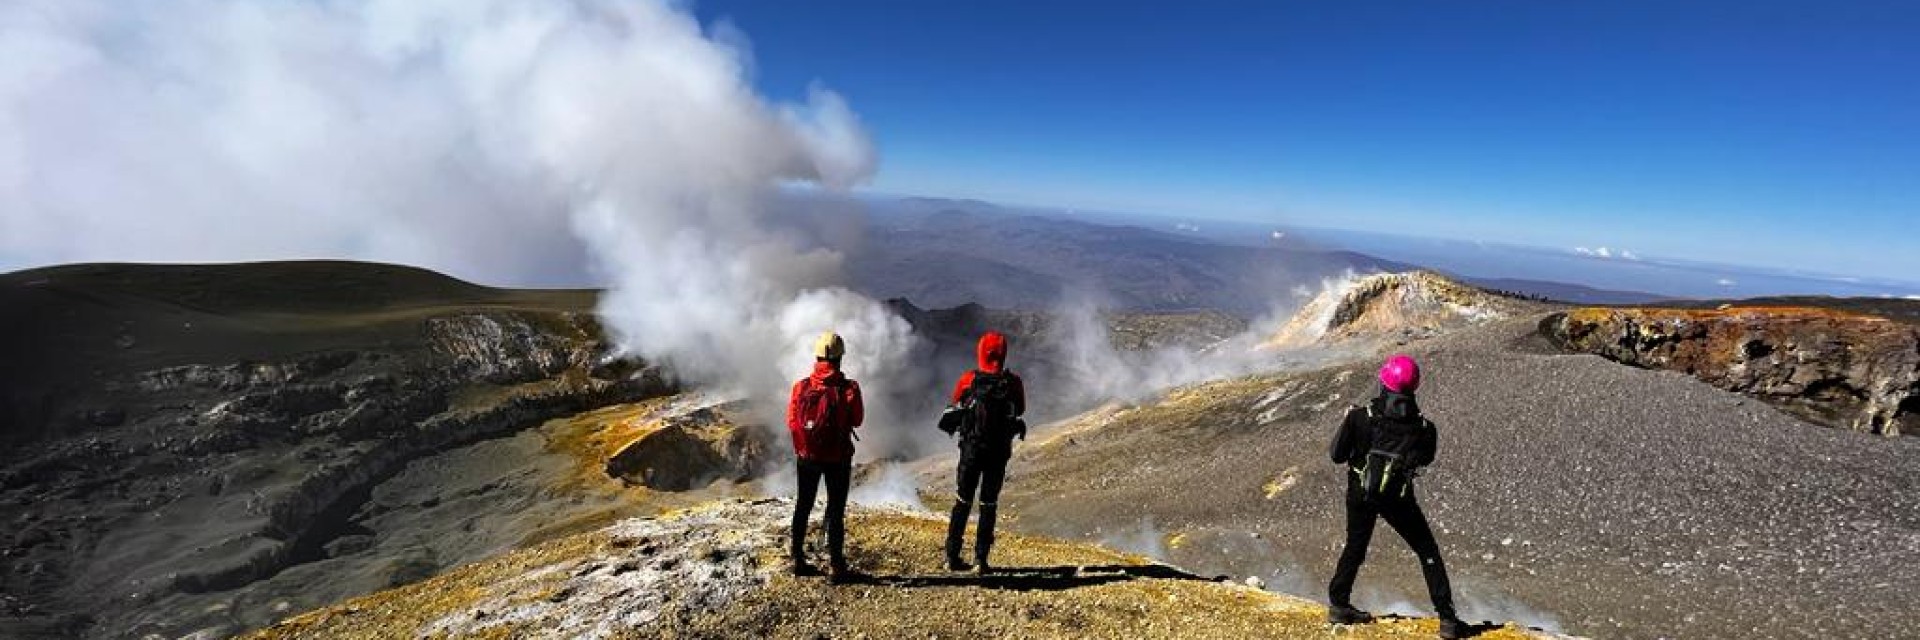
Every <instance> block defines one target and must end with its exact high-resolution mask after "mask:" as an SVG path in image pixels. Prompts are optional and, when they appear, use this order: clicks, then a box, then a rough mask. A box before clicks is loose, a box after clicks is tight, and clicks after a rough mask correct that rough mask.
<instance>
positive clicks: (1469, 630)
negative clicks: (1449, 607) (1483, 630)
mask: <svg viewBox="0 0 1920 640" xmlns="http://www.w3.org/2000/svg"><path fill="white" fill-rule="evenodd" d="M1473 633H1474V628H1473V625H1470V624H1467V623H1465V622H1461V621H1460V619H1459V618H1442V619H1440V637H1442V638H1446V640H1458V639H1459V638H1471V637H1473Z"/></svg>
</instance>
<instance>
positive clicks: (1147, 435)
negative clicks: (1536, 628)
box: [928, 317, 1920, 637]
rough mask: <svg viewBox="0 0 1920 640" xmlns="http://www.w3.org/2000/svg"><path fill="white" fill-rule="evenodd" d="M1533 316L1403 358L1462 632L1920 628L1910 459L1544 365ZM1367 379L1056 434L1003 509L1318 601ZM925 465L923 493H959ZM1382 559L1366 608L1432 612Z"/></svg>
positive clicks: (1673, 378)
mask: <svg viewBox="0 0 1920 640" xmlns="http://www.w3.org/2000/svg"><path fill="white" fill-rule="evenodd" d="M1537 321H1538V318H1535V317H1530V318H1521V319H1516V320H1513V321H1507V322H1502V323H1498V324H1494V325H1489V326H1487V327H1481V328H1477V329H1472V330H1466V331H1462V332H1459V333H1454V334H1450V335H1446V336H1443V337H1439V338H1435V339H1432V340H1428V341H1423V342H1418V343H1415V344H1413V345H1410V346H1407V347H1403V348H1405V349H1410V350H1411V351H1412V352H1413V353H1414V355H1415V356H1416V357H1418V358H1420V359H1421V360H1422V362H1423V363H1424V364H1425V365H1426V368H1427V372H1428V377H1427V382H1426V386H1425V388H1424V389H1423V393H1422V404H1423V406H1424V407H1425V409H1426V411H1427V412H1428V414H1429V415H1430V417H1432V418H1433V419H1434V420H1435V421H1436V422H1437V423H1438V424H1439V425H1440V428H1441V430H1442V431H1441V441H1440V457H1439V461H1438V462H1437V463H1436V464H1435V465H1434V466H1433V467H1432V468H1431V469H1430V470H1429V472H1428V473H1427V474H1426V477H1424V478H1423V479H1422V480H1421V481H1420V492H1421V493H1420V498H1421V500H1422V503H1423V504H1424V505H1425V508H1426V509H1427V512H1428V514H1429V516H1430V518H1431V519H1432V520H1433V522H1434V526H1435V528H1436V529H1437V530H1438V531H1437V533H1438V534H1439V538H1440V541H1441V545H1442V549H1443V551H1444V552H1445V553H1446V555H1447V558H1448V562H1449V565H1450V567H1451V568H1452V569H1453V573H1454V576H1455V583H1456V587H1455V590H1456V592H1458V593H1459V595H1460V599H1461V604H1462V608H1463V613H1464V614H1465V615H1467V616H1468V617H1469V619H1472V618H1475V617H1488V618H1498V619H1507V618H1513V619H1517V620H1520V621H1522V622H1531V623H1540V624H1547V625H1553V626H1559V627H1561V628H1564V629H1565V630H1567V631H1569V632H1573V633H1579V634H1586V635H1595V636H1602V637H1662V636H1677V637H1752V636H1755V635H1759V636H1767V637H1816V636H1841V637H1897V636H1901V635H1904V634H1910V633H1911V631H1912V629H1914V628H1920V614H1917V613H1915V611H1920V608H1916V606H1915V604H1916V603H1915V597H1916V594H1920V565H1916V563H1915V562H1914V561H1915V559H1917V558H1920V495H1916V488H1920V487H1917V486H1916V485H1920V474H1916V473H1915V470H1914V469H1915V466H1916V463H1920V444H1916V443H1915V442H1913V441H1912V440H1913V439H1905V438H1903V439H1894V440H1889V439H1885V438H1880V437H1877V436H1872V435H1867V434H1861V433H1851V432H1844V431H1837V430H1833V429H1826V428H1821V427H1817V426H1814V425H1810V424H1807V423H1804V422H1801V421H1800V420H1798V419H1796V418H1793V417H1790V416H1788V415H1786V414H1783V413H1781V412H1779V411H1777V410H1774V409H1772V408H1770V407H1768V406H1766V405H1764V404H1761V403H1759V402H1757V401H1753V400H1750V399H1746V398H1743V397H1741V396H1738V395H1735V394H1730V393H1726V392H1722V391H1719V390H1716V389H1714V388H1712V387H1710V386H1707V385H1706V384H1703V383H1700V382H1698V381H1695V380H1693V379H1692V378H1690V377H1687V376H1684V375H1681V374H1676V373H1665V372H1654V371H1646V370H1640V369H1633V368H1629V367H1625V366H1621V365H1618V364H1614V363H1611V362H1607V361H1605V360H1602V359H1600V358H1598V357H1594V356H1573V355H1559V354H1556V353H1552V352H1550V351H1548V350H1547V349H1546V348H1545V347H1544V346H1543V345H1541V343H1540V342H1539V341H1538V340H1537V339H1536V338H1535V337H1534V336H1533V333H1532V330H1533V327H1534V325H1535V323H1536V322H1537ZM1370 368H1371V362H1367V363H1348V364H1346V365H1345V366H1334V367H1331V368H1328V369H1325V370H1321V371H1316V372H1313V373H1308V374H1300V375H1282V376H1273V377H1266V378H1247V379H1238V380H1232V381H1224V382H1220V383H1213V384H1210V385H1202V386H1200V387H1195V388H1189V389H1185V390H1181V391H1176V392H1174V393H1172V394H1170V395H1169V396H1168V397H1167V398H1165V399H1164V401H1163V402H1160V403H1158V404H1150V405H1147V406H1142V407H1138V408H1131V409H1128V408H1116V409H1111V410H1108V411H1105V412H1095V413H1093V414H1089V416H1087V417H1084V418H1082V419H1077V420H1075V421H1068V422H1067V423H1064V424H1062V425H1058V426H1055V427H1053V428H1054V429H1055V431H1054V432H1053V434H1054V436H1055V437H1053V439H1052V440H1050V441H1048V440H1043V439H1041V438H1036V439H1035V441H1034V442H1033V443H1030V444H1028V445H1025V446H1023V448H1022V451H1021V453H1020V457H1019V459H1018V460H1017V461H1016V463H1015V467H1014V471H1013V474H1012V476H1013V477H1012V478H1010V480H1009V494H1008V495H1007V496H1006V497H1005V498H1004V499H1003V502H1004V503H1006V505H1007V506H1006V507H1003V511H1002V512H1003V513H1005V514H1008V515H1010V516H1011V517H1012V518H1014V521H1015V524H1014V525H1013V526H1014V527H1015V528H1016V529H1022V530H1027V531H1035V532H1044V533H1049V534H1056V535H1065V536H1077V537H1085V538H1093V539H1100V540H1105V541H1107V542H1109V543H1112V544H1117V545H1121V546H1128V547H1132V548H1136V549H1139V550H1142V551H1146V552H1151V553H1156V554H1159V555H1161V556H1162V557H1164V558H1165V559H1168V560H1171V561H1173V562H1175V563H1177V564H1180V565H1182V566H1187V567H1190V568H1193V569H1196V570H1198V571H1201V572H1203V573H1206V572H1223V573H1233V574H1236V575H1259V576H1263V577H1264V578H1265V579H1266V580H1267V581H1268V583H1269V584H1270V585H1273V586H1274V587H1275V588H1278V589H1281V590H1286V591H1291V592H1295V593H1300V594H1302V595H1308V596H1312V597H1323V594H1324V584H1325V580H1326V578H1327V576H1328V574H1329V573H1330V572H1331V570H1332V566H1333V560H1334V557H1335V556H1336V555H1337V554H1338V545H1339V542H1340V538H1341V535H1340V531H1341V530H1342V524H1341V523H1342V521H1341V518H1342V514H1341V509H1340V507H1339V504H1338V498H1339V496H1340V490H1341V489H1340V486H1341V484H1340V483H1342V482H1344V479H1343V477H1342V476H1341V475H1340V474H1341V470H1339V469H1337V468H1335V467H1333V466H1332V465H1331V464H1330V463H1328V462H1327V460H1326V457H1325V452H1324V451H1325V445H1326V441H1327V439H1328V438H1329V436H1330V435H1331V432H1332V430H1333V428H1334V426H1335V425H1336V424H1337V421H1338V418H1339V415H1340V413H1341V412H1342V411H1343V410H1344V409H1345V408H1346V407H1347V406H1348V403H1350V402H1354V401H1355V400H1356V398H1360V397H1364V396H1366V395H1369V394H1371V393H1372V386H1373V383H1372V382H1371V375H1370ZM1036 392H1040V393H1044V390H1036ZM929 468H931V469H935V470H934V471H930V472H929V473H930V474H931V475H932V476H933V477H934V478H937V480H936V481H935V482H934V483H933V487H934V488H932V489H930V490H929V491H928V494H929V495H930V496H939V495H945V494H946V493H947V492H948V490H947V489H945V488H944V487H950V486H951V481H950V480H947V479H946V478H945V477H944V473H941V472H940V471H938V470H937V469H938V464H937V463H935V464H932V465H930V467H929ZM935 506H936V508H937V506H938V505H935ZM1373 548H1374V553H1373V554H1372V555H1371V559H1370V560H1369V562H1368V564H1367V566H1366V569H1365V570H1364V571H1363V572H1362V576H1361V581H1360V582H1361V590H1360V593H1359V599H1360V602H1361V604H1362V605H1366V606H1372V607H1375V608H1385V609H1407V608H1409V607H1411V606H1412V605H1408V604H1407V603H1408V602H1411V603H1418V608H1421V609H1424V608H1425V602H1426V598H1425V592H1424V588H1423V587H1422V586H1421V583H1420V581H1419V579H1418V573H1417V568H1416V566H1415V564H1414V562H1413V560H1412V556H1411V554H1410V553H1408V552H1407V551H1406V550H1405V547H1404V545H1402V544H1401V543H1400V542H1399V541H1398V540H1397V539H1396V538H1395V536H1393V535H1392V534H1391V533H1390V531H1389V530H1388V529H1386V528H1385V527H1384V526H1383V527H1382V528H1380V529H1379V530H1378V532H1377V533H1376V536H1375V542H1374V547H1373Z"/></svg>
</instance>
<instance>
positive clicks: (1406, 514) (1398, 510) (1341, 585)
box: [1327, 490, 1456, 620]
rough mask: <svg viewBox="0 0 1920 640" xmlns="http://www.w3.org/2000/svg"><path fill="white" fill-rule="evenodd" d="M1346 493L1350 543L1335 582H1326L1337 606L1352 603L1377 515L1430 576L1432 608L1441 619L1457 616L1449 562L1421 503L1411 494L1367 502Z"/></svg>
mask: <svg viewBox="0 0 1920 640" xmlns="http://www.w3.org/2000/svg"><path fill="white" fill-rule="evenodd" d="M1356 492H1357V491H1355V490H1349V492H1348V494H1347V547H1346V549H1345V550H1342V551H1341V552H1340V564H1339V566H1338V567H1336V568H1335V569H1334V571H1333V583H1332V584H1329V585H1327V600H1328V601H1329V602H1330V603H1331V604H1332V605H1333V606H1336V607H1352V606H1353V602H1352V600H1353V581H1354V579H1355V578H1357V577H1359V575H1360V563H1362V562H1366V560H1367V544H1368V543H1369V542H1371V541H1372V540H1373V522H1374V520H1375V519H1381V520H1386V521H1387V526H1390V527H1393V531H1394V533H1398V534H1400V539H1402V540H1406V541H1407V546H1408V547H1411V548H1413V554H1414V555H1415V556H1418V557H1419V558H1420V573H1421V574H1422V575H1423V576H1424V577H1426V579H1427V595H1428V596H1429V597H1431V598H1433V612H1434V614H1435V615H1437V616H1439V617H1440V619H1442V620H1452V619H1454V618H1455V617H1456V614H1455V612H1454V610H1453V585H1452V584H1451V583H1450V582H1448V580H1447V565H1446V563H1445V562H1443V561H1441V560H1440V544H1439V543H1437V542H1435V541H1434V539H1433V528H1432V527H1429V526H1427V515H1426V514H1425V513H1422V512H1421V511H1420V503H1418V502H1415V501H1414V499H1413V498H1411V497H1408V498H1405V499H1401V500H1394V501H1391V502H1386V503H1373V502H1368V501H1366V499H1364V498H1361V497H1358V496H1356V495H1354V494H1355V493H1356Z"/></svg>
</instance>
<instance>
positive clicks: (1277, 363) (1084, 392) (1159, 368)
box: [1057, 271, 1356, 407]
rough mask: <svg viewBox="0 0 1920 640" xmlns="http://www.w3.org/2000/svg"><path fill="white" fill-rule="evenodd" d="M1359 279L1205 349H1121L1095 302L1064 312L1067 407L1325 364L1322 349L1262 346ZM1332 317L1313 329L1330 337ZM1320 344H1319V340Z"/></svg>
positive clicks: (1290, 305)
mask: <svg viewBox="0 0 1920 640" xmlns="http://www.w3.org/2000/svg"><path fill="white" fill-rule="evenodd" d="M1355 280H1356V276H1355V275H1354V274H1353V273H1352V272H1351V271H1349V272H1347V273H1346V274H1344V275H1343V276H1341V277H1338V278H1330V279H1327V280H1325V281H1323V282H1322V283H1321V286H1320V290H1319V291H1313V290H1310V289H1306V288H1304V287H1303V288H1300V289H1297V290H1295V291H1294V292H1293V294H1294V295H1293V297H1294V299H1293V300H1285V299H1283V300H1279V301H1277V302H1276V303H1275V304H1274V306H1273V309H1272V310H1271V311H1270V312H1268V313H1267V315H1265V316H1262V317H1261V318H1259V319H1257V320H1255V321H1254V322H1253V323H1251V324H1250V325H1249V326H1248V327H1247V330H1246V331H1243V332H1241V333H1239V334H1237V335H1234V336H1230V337H1228V338H1226V339H1225V340H1222V341H1220V342H1218V343H1215V344H1212V345H1207V346H1205V347H1204V348H1198V349H1196V348H1192V347H1189V346H1169V347H1162V348H1158V349H1151V350H1146V351H1140V352H1130V351H1122V350H1119V349H1116V348H1114V346H1113V343H1112V339H1111V337H1110V334H1109V331H1108V329H1107V325H1106V322H1105V320H1104V319H1103V318H1102V317H1101V309H1100V305H1099V304H1098V302H1097V299H1096V298H1094V297H1091V296H1085V295H1082V296H1078V297H1075V298H1071V299H1069V300H1068V301H1067V303H1066V304H1064V305H1062V306H1061V308H1060V309H1059V310H1058V311H1057V313H1058V316H1059V322H1060V324H1061V325H1062V326H1061V331H1060V332H1059V334H1060V336H1061V340H1063V341H1064V343H1063V345H1062V347H1063V349H1062V352H1063V354H1064V355H1065V369H1066V371H1065V374H1066V375H1065V378H1066V379H1065V380H1063V381H1061V382H1064V383H1065V385H1064V386H1065V387H1066V388H1067V389H1066V393H1067V394H1069V395H1070V399H1069V402H1068V403H1067V406H1070V407H1089V406H1092V405H1095V404H1098V403H1100V402H1103V401H1107V400H1114V399H1119V400H1129V401H1134V400H1140V399H1143V398H1145V397H1146V396H1148V395H1150V394H1153V393H1156V392H1159V391H1162V390H1165V389H1169V388H1172V387H1177V386H1181V385H1187V384H1193V383H1196V382H1203V381H1207V380H1217V379H1221V378H1229V377H1233V376H1239V375H1246V374H1250V373H1254V372H1259V371H1268V370H1273V369H1276V368H1283V367H1287V366H1289V365H1297V364H1303V363H1310V362H1314V361H1319V360H1324V359H1325V358H1326V357H1327V355H1328V354H1326V353H1324V352H1323V351H1321V350H1319V349H1286V350H1282V349H1270V348H1263V347H1262V345H1263V344H1265V343H1267V342H1268V341H1270V340H1272V339H1273V336H1274V335H1275V334H1276V333H1277V332H1280V331H1281V330H1282V329H1283V328H1287V327H1288V325H1289V323H1290V322H1291V321H1293V320H1294V318H1295V317H1296V315H1295V314H1296V312H1297V311H1299V310H1301V309H1306V308H1309V307H1308V306H1307V303H1308V302H1309V301H1310V300H1315V299H1332V300H1336V301H1337V300H1338V299H1339V298H1340V296H1341V295H1343V294H1344V293H1345V292H1346V291H1347V290H1348V289H1350V288H1352V286H1353V283H1354V282H1355ZM1331 317H1332V306H1331V305H1327V308H1326V311H1325V313H1324V314H1321V313H1316V315H1315V316H1313V317H1312V318H1311V320H1312V322H1311V324H1312V325H1313V327H1314V328H1315V330H1317V329H1324V328H1325V327H1326V324H1327V321H1328V320H1330V319H1331ZM1313 337H1318V336H1317V334H1316V335H1315V336H1313Z"/></svg>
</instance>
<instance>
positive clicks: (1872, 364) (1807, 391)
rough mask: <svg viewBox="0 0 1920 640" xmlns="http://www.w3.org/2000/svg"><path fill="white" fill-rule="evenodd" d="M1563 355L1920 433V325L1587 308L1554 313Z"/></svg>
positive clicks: (1861, 425)
mask: <svg viewBox="0 0 1920 640" xmlns="http://www.w3.org/2000/svg"><path fill="white" fill-rule="evenodd" d="M1540 328H1541V332H1542V333H1543V334H1545V335H1546V336H1547V337H1548V338H1550V339H1552V340H1553V341H1554V342H1555V343H1557V344H1558V345H1560V346H1561V347H1562V348H1565V349H1568V350H1572V351H1582V352H1586V353H1592V354H1596V355H1599V356H1602V357H1605V358H1608V359H1610V360H1614V361H1617V362H1622V363H1625V364H1630V365H1634V366H1639V367H1646V368H1651V369H1666V370H1671V371H1679V372H1683V373H1687V374H1691V375H1693V376H1694V377H1697V378H1699V379H1701V380H1703V381H1705V382H1707V383H1709V384H1712V385H1714V386H1716V387H1719V388H1722V389H1726V390H1729V391H1737V392H1741V393H1745V394H1749V395H1752V396H1755V397H1758V398H1760V399H1762V400H1766V401H1768V402H1771V403H1774V404H1776V405H1778V406H1780V407H1782V408H1784V409H1787V410H1789V411H1791V412H1793V413H1795V414H1797V415H1800V416H1802V417H1804V418H1807V419H1809V420H1812V421H1814V422H1818V423H1821V424H1826V425H1829V426H1836V427H1842V428H1848V429H1854V430H1858V431H1868V432H1872V433H1881V434H1885V435H1889V436H1892V435H1899V434H1901V433H1915V432H1917V431H1920V327H1915V326H1913V325H1910V324H1903V323H1899V322H1893V321H1890V320H1887V319H1885V318H1880V317H1876V316H1871V315H1864V314H1858V313H1851V312H1845V311H1834V310H1829V309H1820V308H1814V307H1746V308H1726V307H1723V308H1721V309H1714V310H1700V309H1609V308H1585V309H1575V310H1572V311H1569V312H1566V313H1560V314H1554V315H1552V316H1549V317H1548V318H1547V319H1546V320H1545V321H1543V322H1542V323H1541V327H1540Z"/></svg>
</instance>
